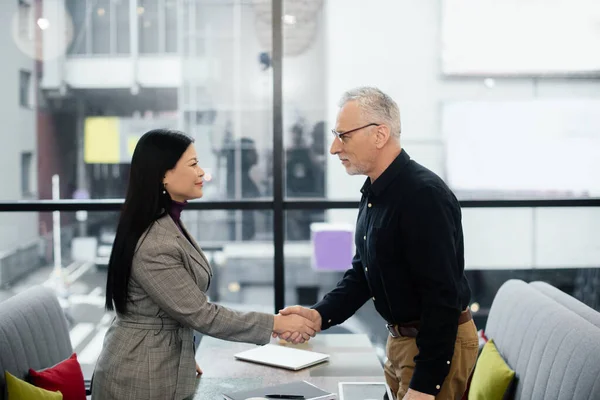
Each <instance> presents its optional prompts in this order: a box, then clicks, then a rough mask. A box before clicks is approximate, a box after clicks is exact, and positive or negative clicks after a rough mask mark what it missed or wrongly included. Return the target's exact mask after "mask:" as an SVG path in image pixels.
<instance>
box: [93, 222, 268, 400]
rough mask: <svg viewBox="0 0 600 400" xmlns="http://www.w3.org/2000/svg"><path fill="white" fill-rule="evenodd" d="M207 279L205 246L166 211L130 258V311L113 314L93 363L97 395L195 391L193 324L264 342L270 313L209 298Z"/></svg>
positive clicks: (130, 399)
mask: <svg viewBox="0 0 600 400" xmlns="http://www.w3.org/2000/svg"><path fill="white" fill-rule="evenodd" d="M183 229H184V231H185V228H183ZM185 232H186V234H187V235H188V237H191V236H190V235H189V234H188V233H187V231H185ZM211 277H212V270H211V268H210V265H209V264H208V261H207V260H206V257H205V256H204V254H203V253H202V250H201V249H200V248H199V247H198V245H197V244H196V243H195V242H194V243H190V241H188V239H187V238H186V237H185V236H184V235H183V234H182V233H181V231H180V230H179V228H178V227H177V225H176V224H175V222H174V221H173V220H172V219H171V217H170V216H169V215H165V216H163V217H161V218H159V219H158V220H157V221H156V222H155V223H154V224H153V225H152V226H151V227H150V228H149V229H148V230H147V232H146V233H145V234H144V235H142V238H141V239H140V241H139V243H138V246H137V250H136V253H135V255H134V258H133V264H132V270H131V279H130V281H129V297H130V299H129V301H128V303H127V314H126V315H122V314H118V315H117V316H116V318H115V320H114V321H113V323H112V325H111V327H110V328H109V330H108V332H107V333H106V337H105V338H104V345H103V349H102V352H101V354H100V357H99V359H98V362H97V364H96V369H95V371H94V380H93V387H92V398H93V399H94V400H105V399H111V400H112V399H119V400H121V399H123V400H125V399H126V400H138V399H140V400H142V399H143V400H147V399H160V400H165V399H177V400H179V399H184V398H186V397H189V396H191V395H193V394H194V391H195V389H196V382H197V378H196V369H195V365H196V364H195V359H194V352H195V349H194V344H193V330H197V331H199V332H201V333H204V334H206V335H210V336H214V337H217V338H220V339H225V340H230V341H239V342H248V343H255V344H265V343H268V342H269V340H270V336H271V332H272V329H273V315H270V314H263V313H256V312H249V313H242V312H237V311H233V310H230V309H228V308H225V307H221V306H219V305H216V304H211V303H209V302H208V301H207V298H206V294H205V292H206V290H207V289H208V286H209V284H210V280H211ZM204 368H210V366H205V367H204Z"/></svg>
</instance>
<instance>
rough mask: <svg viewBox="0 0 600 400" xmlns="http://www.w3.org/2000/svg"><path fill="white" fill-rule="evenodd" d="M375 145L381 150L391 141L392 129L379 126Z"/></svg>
mask: <svg viewBox="0 0 600 400" xmlns="http://www.w3.org/2000/svg"><path fill="white" fill-rule="evenodd" d="M375 135H376V138H377V139H376V140H375V145H376V146H377V148H378V149H381V148H382V147H383V146H385V144H386V143H387V142H388V140H390V128H389V127H388V126H387V125H379V126H377V131H376V132H375Z"/></svg>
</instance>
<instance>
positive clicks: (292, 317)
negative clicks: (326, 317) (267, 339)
mask: <svg viewBox="0 0 600 400" xmlns="http://www.w3.org/2000/svg"><path fill="white" fill-rule="evenodd" d="M320 331H321V314H319V312H318V311H317V310H314V309H311V308H306V307H302V306H291V307H286V308H284V309H283V310H280V311H279V314H277V315H275V322H274V323H273V337H274V338H275V337H279V338H280V339H283V340H286V341H288V342H291V343H294V344H298V343H304V342H306V341H308V340H309V339H310V338H311V337H315V335H316V334H317V332H320Z"/></svg>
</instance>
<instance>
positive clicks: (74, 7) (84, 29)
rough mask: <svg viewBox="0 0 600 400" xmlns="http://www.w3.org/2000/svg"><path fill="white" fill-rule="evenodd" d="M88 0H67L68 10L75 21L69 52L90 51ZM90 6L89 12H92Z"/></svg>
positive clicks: (81, 52)
mask: <svg viewBox="0 0 600 400" xmlns="http://www.w3.org/2000/svg"><path fill="white" fill-rule="evenodd" d="M87 3H88V2H87V1H82V0H66V6H67V12H68V13H69V15H70V17H71V19H72V21H73V32H74V34H73V40H72V41H71V44H70V46H69V49H68V51H67V52H68V53H69V54H86V53H88V46H87V40H88V34H89V33H88V21H89V20H88V6H87ZM91 10H92V9H91V8H89V12H91Z"/></svg>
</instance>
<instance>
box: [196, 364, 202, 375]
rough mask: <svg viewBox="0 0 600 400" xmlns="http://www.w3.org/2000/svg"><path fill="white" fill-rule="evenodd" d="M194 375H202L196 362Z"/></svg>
mask: <svg viewBox="0 0 600 400" xmlns="http://www.w3.org/2000/svg"><path fill="white" fill-rule="evenodd" d="M196 374H198V375H202V369H200V366H199V365H198V362H196Z"/></svg>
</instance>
